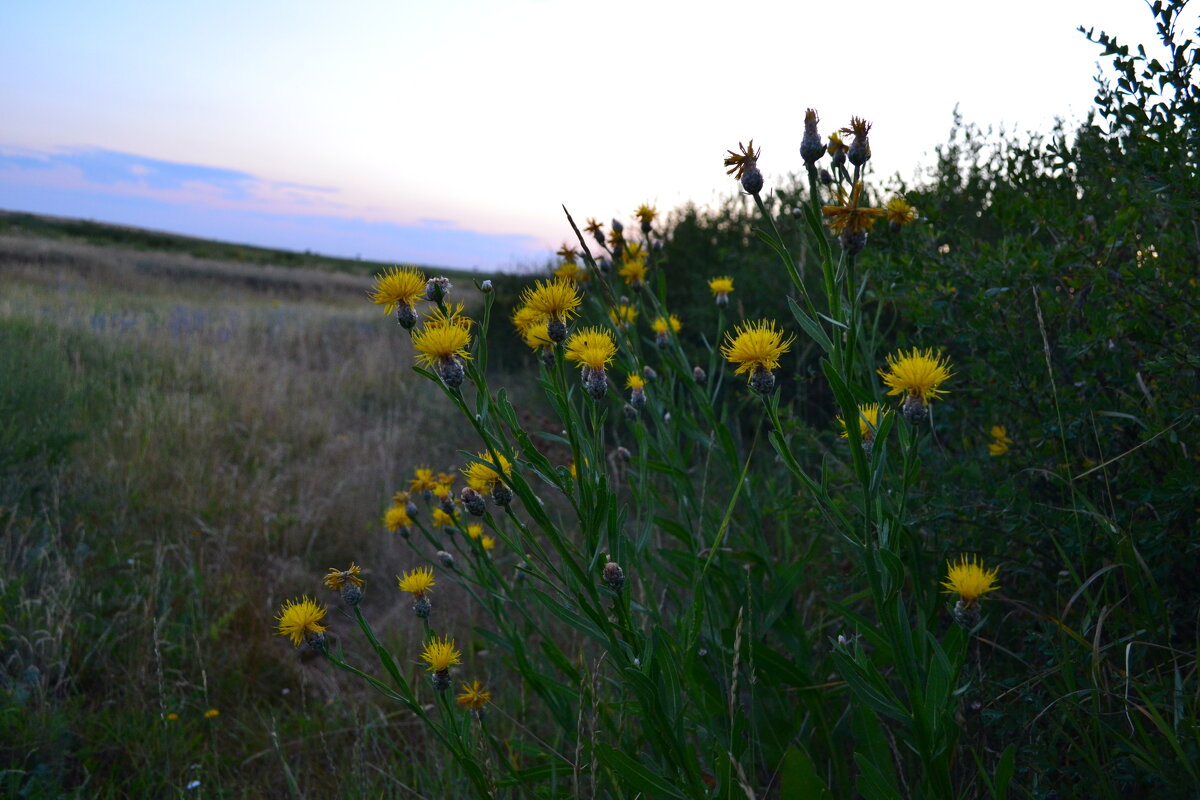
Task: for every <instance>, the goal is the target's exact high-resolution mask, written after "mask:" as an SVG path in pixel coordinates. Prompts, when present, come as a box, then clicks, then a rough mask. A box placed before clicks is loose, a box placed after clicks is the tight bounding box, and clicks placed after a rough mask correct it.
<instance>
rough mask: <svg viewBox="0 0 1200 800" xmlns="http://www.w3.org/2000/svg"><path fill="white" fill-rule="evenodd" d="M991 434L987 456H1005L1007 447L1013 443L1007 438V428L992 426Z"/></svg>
mask: <svg viewBox="0 0 1200 800" xmlns="http://www.w3.org/2000/svg"><path fill="white" fill-rule="evenodd" d="M991 433H992V440H993V441H992V443H991V444H989V445H988V455H992V456H1003V455H1007V454H1008V446H1009V445H1010V444H1012V443H1013V440H1012V439H1010V438H1008V428H1006V427H1004V426H1003V425H993V426H992V431H991Z"/></svg>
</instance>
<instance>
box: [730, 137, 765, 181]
mask: <svg viewBox="0 0 1200 800" xmlns="http://www.w3.org/2000/svg"><path fill="white" fill-rule="evenodd" d="M738 150H740V151H741V152H738V153H735V152H734V151H732V150H726V151H725V152H727V153H729V155H727V156H726V157H725V166H726V167H729V169H727V170H725V174H726V175H732V176H733V177H734V179H735V180H739V181H740V180H741V179H742V176H743V175H745V174H746V173H747V172H749V171H750V170H752V169H754V168H755V167H757V166H758V159H759V157H761V156H762V150H761V149H760V150H758V151H757V152H756V151H755V150H754V140H753V139H751V140H750V144H748V145H744V144H742V143H741V142H738Z"/></svg>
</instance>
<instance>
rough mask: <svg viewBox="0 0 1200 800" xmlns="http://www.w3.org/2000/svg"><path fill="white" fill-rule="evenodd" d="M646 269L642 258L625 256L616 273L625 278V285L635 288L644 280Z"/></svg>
mask: <svg viewBox="0 0 1200 800" xmlns="http://www.w3.org/2000/svg"><path fill="white" fill-rule="evenodd" d="M646 271H647V270H646V262H645V261H644V260H643V259H640V258H626V259H625V263H624V264H622V265H621V268H620V269H619V270H617V274H618V275H620V276H621V277H622V278H624V279H625V283H626V285H628V286H632V287H634V288H635V289H636V288H637V287H639V286H641V285H642V284H643V283H645V282H646Z"/></svg>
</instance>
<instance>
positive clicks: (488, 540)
mask: <svg viewBox="0 0 1200 800" xmlns="http://www.w3.org/2000/svg"><path fill="white" fill-rule="evenodd" d="M479 543H480V544H481V545H483V549H484V550H485V551H486V550H494V549H495V548H496V540H495V539H493V538H492V537H491V536H484V537H483V538H482V539H480V540H479Z"/></svg>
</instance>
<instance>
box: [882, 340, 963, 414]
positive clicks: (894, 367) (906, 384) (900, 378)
mask: <svg viewBox="0 0 1200 800" xmlns="http://www.w3.org/2000/svg"><path fill="white" fill-rule="evenodd" d="M887 365H888V370H887V372H884V371H883V370H879V374H880V375H881V376H883V382H884V384H885V385H886V386H887V387H888V394H889V395H893V394H904V395H907V397H915V398H917V399H918V400H920V401H921V403H922V405H928V404H929V401H930V400H936V399H937V398H938V397H939V396H940V395H942V394H943V393H944V392H943V390H941V389H939V388H938V387H939V386H941V385H942V383H943V382H945V381H947V380H949V379H950V377H951V375H952V373H951V372H950V362H949V361H948V360H947V359H945V358H944V357H943V356H942V354H941V353H940V352H939V353H937V354H936V355H935V354H934V352H933V350H932V349H928V350H926V351H925V352H921V351H920V350H918V349H917V348H915V347H914V348H913V349H912V352H911V353H907V354H906V353H905V352H904V351H903V350H901V351H900V352H899V354H897V355H894V356H888V358H887Z"/></svg>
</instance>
